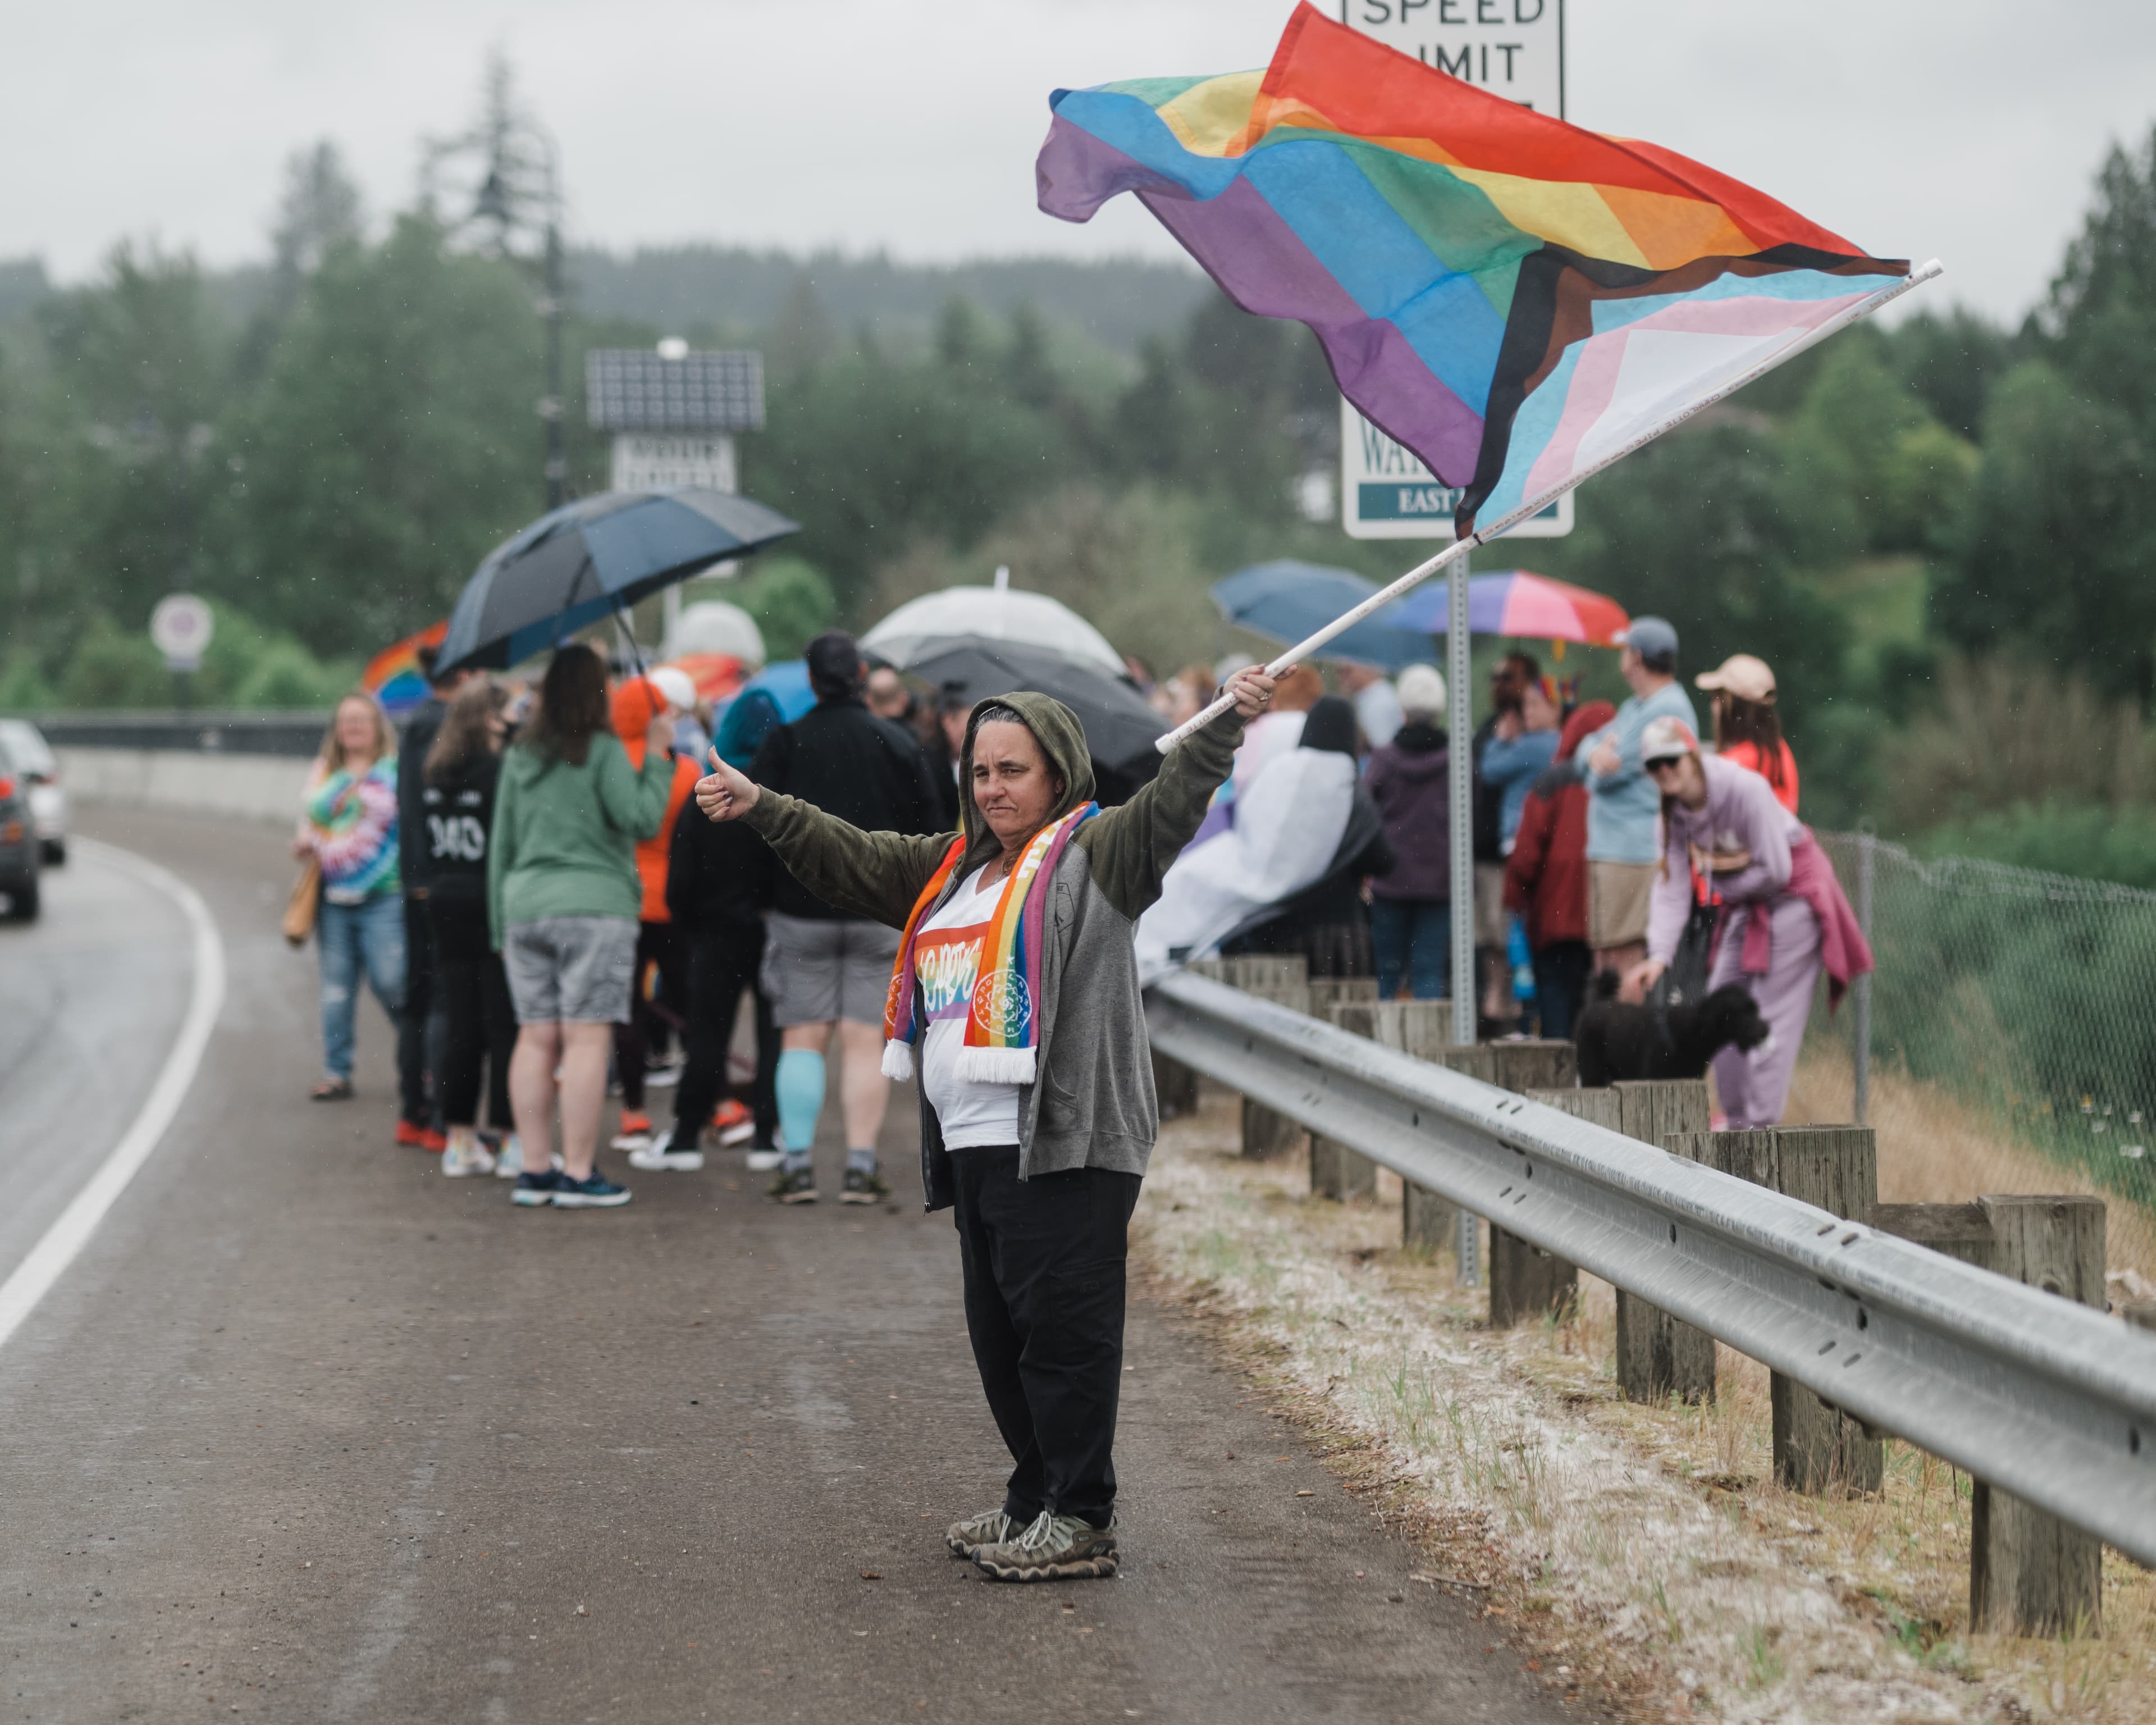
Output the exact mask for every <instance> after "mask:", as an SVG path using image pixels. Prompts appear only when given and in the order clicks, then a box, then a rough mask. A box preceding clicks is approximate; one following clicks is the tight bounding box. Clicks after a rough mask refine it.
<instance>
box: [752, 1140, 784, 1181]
mask: <svg viewBox="0 0 2156 1725" xmlns="http://www.w3.org/2000/svg"><path fill="white" fill-rule="evenodd" d="M785 1160H786V1153H785V1152H784V1151H783V1150H781V1149H778V1148H777V1147H774V1146H773V1145H770V1144H759V1145H757V1147H756V1148H755V1149H753V1150H752V1151H750V1152H749V1153H748V1171H749V1172H750V1173H752V1174H767V1173H770V1172H771V1171H772V1170H773V1168H777V1167H778V1166H779V1165H780V1164H781V1163H783V1162H784V1161H785Z"/></svg>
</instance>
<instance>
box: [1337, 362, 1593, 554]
mask: <svg viewBox="0 0 2156 1725" xmlns="http://www.w3.org/2000/svg"><path fill="white" fill-rule="evenodd" d="M1572 496H1573V494H1572V493H1571V492H1569V491H1567V492H1566V493H1565V494H1564V495H1563V496H1562V497H1560V498H1558V500H1557V501H1556V502H1554V503H1553V504H1552V505H1550V506H1549V507H1548V509H1545V510H1544V511H1543V512H1542V513H1541V514H1540V515H1537V516H1530V517H1529V518H1528V519H1527V520H1526V521H1522V522H1521V523H1520V524H1519V526H1517V527H1514V528H1513V529H1512V530H1511V531H1509V532H1507V534H1506V535H1505V537H1507V539H1512V538H1522V539H1561V538H1563V536H1565V535H1566V534H1567V533H1569V532H1570V531H1572ZM1459 504H1460V491H1459V490H1458V488H1457V487H1455V486H1452V485H1446V484H1445V482H1444V481H1443V480H1440V479H1439V478H1438V476H1437V475H1435V474H1434V473H1432V472H1431V471H1430V470H1429V469H1428V468H1427V467H1425V466H1424V465H1423V462H1422V458H1421V457H1420V456H1419V455H1418V454H1415V453H1414V450H1412V449H1408V448H1407V447H1406V446H1405V445H1404V444H1399V443H1397V442H1395V441H1394V439H1392V438H1390V437H1389V436H1388V435H1387V434H1385V433H1383V432H1382V431H1380V430H1378V428H1377V427H1376V426H1374V425H1373V424H1371V423H1370V422H1369V421H1368V419H1365V418H1363V416H1362V415H1361V414H1360V413H1357V412H1356V411H1355V404H1354V403H1353V402H1351V401H1349V400H1347V398H1345V397H1342V399H1341V403H1340V525H1341V526H1342V529H1343V530H1344V531H1346V533H1347V536H1348V537H1349V538H1350V539H1450V537H1452V511H1454V510H1455V508H1457V507H1458V506H1459Z"/></svg>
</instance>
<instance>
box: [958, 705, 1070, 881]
mask: <svg viewBox="0 0 2156 1725" xmlns="http://www.w3.org/2000/svg"><path fill="white" fill-rule="evenodd" d="M989 706H1007V707H1009V708H1010V709H1011V711H1014V712H1015V713H1016V714H1017V715H1018V716H1019V717H1020V718H1022V719H1024V721H1025V728H1026V729H1027V730H1029V731H1030V732H1032V733H1033V740H1034V742H1037V743H1039V745H1040V750H1041V752H1042V753H1043V754H1045V755H1046V756H1047V757H1048V762H1049V765H1050V766H1051V767H1053V768H1055V771H1056V773H1058V774H1059V775H1060V777H1061V778H1062V780H1063V794H1062V795H1061V796H1060V797H1059V798H1056V801H1055V806H1054V807H1053V808H1051V809H1050V810H1049V811H1048V819H1047V820H1046V821H1044V822H1042V823H1041V824H1042V825H1044V826H1046V825H1049V824H1052V823H1054V822H1055V821H1058V820H1060V819H1062V818H1063V817H1064V816H1065V815H1066V814H1069V813H1070V811H1071V810H1072V809H1076V808H1080V807H1081V806H1082V805H1084V804H1085V803H1090V802H1091V801H1092V800H1093V755H1092V752H1091V750H1090V749H1088V748H1087V747H1086V727H1085V726H1083V725H1081V724H1080V723H1079V722H1078V715H1077V714H1075V713H1074V712H1072V711H1070V708H1069V707H1067V706H1064V704H1063V703H1062V702H1061V701H1058V700H1056V699H1055V697H1054V696H1050V695H1035V694H1033V693H1032V692H1030V691H1026V690H1018V691H1014V692H1012V693H1011V694H1009V695H992V696H989V697H988V699H987V700H985V701H977V702H975V703H974V706H973V715H972V716H971V717H969V718H968V720H967V721H966V743H965V747H963V748H962V749H960V750H959V751H958V787H959V798H960V802H961V807H960V810H959V819H960V820H961V821H962V824H963V828H962V829H963V831H964V833H965V834H966V862H967V866H968V867H969V868H970V867H972V866H973V863H974V861H975V860H976V858H977V857H978V858H981V859H985V858H986V856H987V855H988V850H991V849H993V848H995V847H996V846H997V845H998V843H999V841H998V839H997V838H996V835H995V834H993V833H991V832H990V831H989V830H988V825H987V824H986V823H985V822H983V820H982V819H981V814H980V811H979V810H978V809H976V808H974V807H973V732H974V731H975V730H976V729H977V728H978V726H979V725H980V722H981V709H982V708H983V707H989Z"/></svg>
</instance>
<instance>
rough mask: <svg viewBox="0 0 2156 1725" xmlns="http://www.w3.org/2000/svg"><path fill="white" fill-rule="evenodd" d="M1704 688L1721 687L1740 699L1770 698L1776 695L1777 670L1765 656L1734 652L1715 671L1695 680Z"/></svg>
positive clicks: (1759, 699)
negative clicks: (1770, 666)
mask: <svg viewBox="0 0 2156 1725" xmlns="http://www.w3.org/2000/svg"><path fill="white" fill-rule="evenodd" d="M1692 681H1693V682H1694V683H1696V684H1697V685H1699V686H1700V687H1701V688H1702V689H1719V690H1721V691H1722V692H1723V693H1725V694H1727V695H1733V696H1736V697H1737V698H1738V700H1739V701H1762V702H1763V701H1772V700H1773V699H1774V671H1773V670H1771V669H1770V668H1769V667H1768V664H1767V661H1766V660H1763V659H1754V658H1753V656H1752V655H1750V654H1749V653H1732V654H1731V655H1729V657H1728V658H1727V659H1725V660H1722V663H1721V664H1720V665H1717V666H1716V667H1715V668H1714V669H1713V670H1711V671H1702V672H1701V673H1700V674H1699V675H1697V676H1696V677H1694V678H1693V679H1692Z"/></svg>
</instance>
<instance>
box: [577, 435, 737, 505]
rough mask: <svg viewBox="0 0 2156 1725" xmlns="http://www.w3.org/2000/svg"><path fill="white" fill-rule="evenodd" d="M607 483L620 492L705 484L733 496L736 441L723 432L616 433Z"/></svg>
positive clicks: (735, 486) (735, 483)
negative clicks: (611, 467)
mask: <svg viewBox="0 0 2156 1725" xmlns="http://www.w3.org/2000/svg"><path fill="white" fill-rule="evenodd" d="M608 481H609V485H610V488H611V489H612V490H617V491H649V490H658V489H659V488H660V487H662V486H665V485H703V486H706V488H708V489H709V490H714V491H726V492H729V493H731V492H732V491H733V490H735V489H736V488H737V479H736V476H735V467H734V440H733V439H731V437H729V436H727V435H726V434H725V433H724V432H720V431H698V432H644V431H622V432H617V433H615V434H614V439H613V472H612V474H611V475H608Z"/></svg>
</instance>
